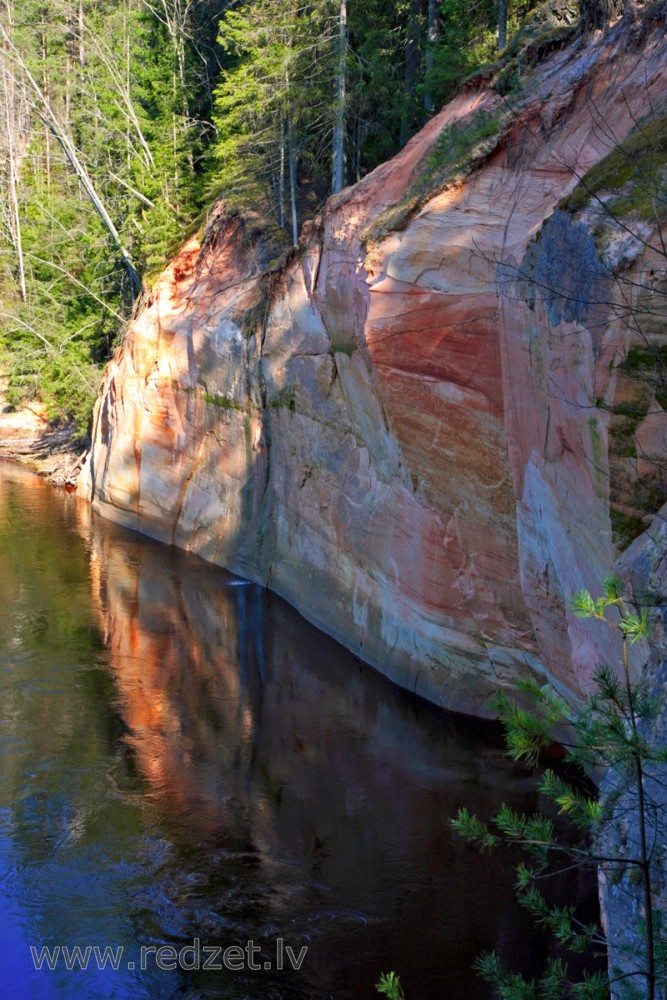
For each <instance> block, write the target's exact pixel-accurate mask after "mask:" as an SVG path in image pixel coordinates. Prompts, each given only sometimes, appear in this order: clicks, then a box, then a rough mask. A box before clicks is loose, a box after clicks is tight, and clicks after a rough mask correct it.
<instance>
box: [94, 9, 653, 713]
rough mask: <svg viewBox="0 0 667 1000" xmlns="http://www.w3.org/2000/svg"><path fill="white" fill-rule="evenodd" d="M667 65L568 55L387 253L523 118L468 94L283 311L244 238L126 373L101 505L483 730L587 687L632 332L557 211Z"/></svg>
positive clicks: (340, 211)
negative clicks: (436, 153) (427, 187)
mask: <svg viewBox="0 0 667 1000" xmlns="http://www.w3.org/2000/svg"><path fill="white" fill-rule="evenodd" d="M633 32H634V34H633ZM635 35H636V37H635ZM666 66H667V44H666V43H665V37H664V25H663V26H658V25H656V26H654V28H653V29H649V30H647V31H641V30H640V28H639V27H638V26H636V27H635V28H633V29H631V28H628V27H627V26H623V27H618V28H617V29H616V30H614V31H612V32H611V33H610V34H609V35H608V36H607V38H606V39H602V38H600V37H597V38H594V39H593V40H591V41H590V42H589V43H588V44H587V45H583V44H579V45H578V46H574V47H573V48H571V49H570V50H566V51H561V52H559V53H556V54H555V55H553V56H552V57H551V58H550V59H549V60H548V61H547V62H546V63H545V64H544V65H543V66H542V67H541V68H540V69H539V71H538V72H537V73H536V76H535V79H534V81H533V83H532V84H531V88H530V93H529V95H528V96H526V97H524V98H522V99H521V105H520V107H518V108H517V113H516V115H515V116H514V119H513V121H512V123H511V124H510V125H509V126H508V127H507V129H506V131H505V134H504V136H503V137H501V140H500V142H499V144H498V146H497V148H496V150H495V152H493V153H492V154H491V155H490V157H489V158H488V159H487V161H486V163H485V164H484V165H483V166H482V167H481V168H480V169H478V170H476V171H475V172H474V173H473V174H472V175H470V176H469V177H468V178H467V179H465V180H461V181H460V182H458V183H457V184H456V185H453V186H451V187H449V188H448V189H447V190H445V191H444V192H443V193H442V194H439V195H437V196H436V197H434V198H432V199H431V200H430V201H428V202H427V203H426V204H425V205H424V206H423V207H422V209H421V210H420V211H419V212H418V213H417V214H416V215H415V216H414V217H413V218H412V220H411V221H410V222H409V223H408V225H407V226H406V228H405V229H404V231H402V232H400V233H389V234H388V235H387V236H385V237H384V239H382V240H381V241H380V242H379V243H376V244H374V245H373V246H369V247H368V248H365V247H364V245H363V235H364V232H365V230H366V229H367V227H368V226H369V224H370V223H371V222H372V221H373V220H374V219H376V218H377V216H378V215H379V214H380V213H381V212H382V211H384V210H385V209H386V208H388V207H389V206H391V205H392V204H394V203H395V202H397V201H399V200H400V199H401V198H402V197H403V196H404V195H405V193H406V191H408V189H409V187H410V184H411V182H412V180H413V178H414V176H415V172H416V171H418V169H419V165H420V163H422V162H423V160H424V157H425V156H426V155H427V154H428V152H429V151H430V150H431V149H432V147H433V144H434V143H435V142H436V140H437V138H438V136H439V135H440V133H441V132H442V130H443V128H445V127H446V126H448V125H450V124H452V123H456V122H460V121H464V120H466V119H467V116H470V115H471V114H472V113H473V112H475V111H476V110H479V109H487V110H492V109H494V108H496V107H497V106H498V104H499V102H500V98H499V97H498V96H497V95H495V94H492V93H488V92H480V93H466V94H464V95H462V96H460V97H459V98H457V99H456V100H455V101H453V102H452V104H450V105H448V107H447V108H445V109H444V111H443V112H442V113H441V114H440V115H438V116H437V117H436V118H434V119H433V120H432V121H431V122H430V123H429V124H428V126H427V127H426V128H425V129H424V130H423V131H422V132H421V133H420V134H419V135H418V136H416V137H415V138H414V139H413V140H412V141H411V142H410V143H409V144H408V146H407V147H406V148H405V150H403V152H402V153H401V154H399V156H397V157H396V158H395V159H394V160H392V161H391V162H390V163H387V164H385V165H384V166H382V167H380V168H379V169H378V170H376V171H374V172H373V173H372V174H371V175H369V176H368V177H367V178H365V179H364V180H363V181H361V182H360V183H359V184H357V185H356V186H355V187H353V188H351V189H348V190H347V191H345V192H344V193H343V194H342V195H341V196H339V197H337V198H336V199H332V200H331V201H330V202H329V203H328V205H327V207H326V210H325V212H324V213H323V215H322V217H321V218H320V219H318V220H316V222H315V223H314V224H313V225H312V226H311V227H310V229H309V231H308V233H307V235H305V236H304V239H303V241H302V245H301V247H300V248H299V252H298V254H297V255H296V256H295V257H294V258H293V260H292V261H291V262H290V263H289V264H288V265H287V266H286V268H285V270H284V272H283V273H282V275H281V277H280V281H279V286H278V287H277V288H276V287H274V286H273V285H271V286H270V285H269V280H268V279H267V278H266V277H263V276H262V274H261V273H260V272H259V270H258V268H257V266H256V262H255V258H254V255H253V252H252V249H251V248H248V247H247V246H246V245H245V243H244V241H243V233H242V225H241V224H240V223H239V221H238V220H234V219H232V220H229V219H227V220H224V219H222V218H220V219H218V221H217V222H215V223H214V224H213V226H212V227H211V229H210V230H209V237H208V238H207V241H206V245H205V246H204V247H203V248H200V246H199V244H198V243H197V242H196V241H194V240H192V241H190V243H188V244H187V245H186V247H185V248H184V249H183V251H182V252H181V254H180V255H179V256H178V258H177V259H176V260H175V261H174V262H173V263H172V265H171V266H170V267H169V268H168V269H167V271H166V272H165V274H164V275H163V276H162V278H161V279H160V281H159V282H158V284H157V286H156V287H155V289H154V291H153V293H152V294H151V297H150V299H149V300H148V302H147V304H146V306H145V308H144V309H143V311H142V313H141V314H140V316H139V317H138V318H137V320H136V321H135V323H134V325H133V327H132V329H131V331H130V333H129V334H128V337H127V339H126V341H125V343H124V345H123V347H122V348H121V350H120V352H119V354H118V356H117V357H116V359H115V360H114V361H113V362H112V363H111V364H110V366H109V368H108V371H107V375H106V380H105V384H104V388H103V392H102V396H101V399H100V401H99V403H98V406H97V410H96V419H95V428H94V440H93V447H92V451H91V455H90V458H89V460H88V462H87V464H86V467H85V468H84V471H83V473H82V477H81V485H80V492H81V493H82V494H83V495H84V496H87V497H88V498H89V499H92V501H93V505H94V507H95V509H96V510H98V511H99V512H100V513H102V514H104V515H105V516H108V517H112V518H114V519H115V520H117V521H120V522H121V523H123V524H127V525H130V526H132V527H135V528H137V529H139V530H141V531H143V532H146V533H148V534H151V535H153V536H155V537H157V538H160V539H163V540H165V541H168V542H174V543H175V544H177V545H180V546H183V547H184V548H188V549H191V550H193V551H195V552H197V553H199V554H201V555H202V556H204V557H205V558H207V559H209V560H212V561H214V562H217V563H219V564H221V565H224V566H226V567H228V568H229V569H231V570H233V571H234V572H237V573H240V574H241V575H244V576H247V577H250V578H252V579H255V580H259V581H262V582H264V583H266V584H268V585H269V586H270V587H272V588H273V589H275V590H277V591H278V592H279V593H281V594H282V595H283V596H285V597H287V599H288V600H290V601H291V602H292V603H293V604H295V605H296V606H297V607H298V608H299V609H300V610H301V611H302V612H303V614H304V615H305V616H306V617H308V618H309V619H311V620H312V621H314V622H315V623H316V624H317V625H319V626H321V627H322V628H323V629H325V630H326V631H327V632H330V633H331V634H333V635H334V636H336V637H337V638H338V639H340V640H341V641H342V642H343V643H344V644H345V645H347V646H349V647H350V648H352V649H354V650H355V651H357V652H358V653H359V655H360V656H362V657H363V658H364V659H365V660H367V661H368V662H370V663H371V664H373V665H374V666H376V667H377V668H378V669H380V670H381V671H383V672H384V673H387V674H388V675H389V676H391V677H393V678H394V679H395V680H397V681H398V682H399V683H401V684H403V685H405V686H406V687H409V688H410V689H412V690H416V691H417V692H419V693H420V694H423V695H425V696H426V697H428V698H431V699H432V700H434V701H437V702H439V703H441V704H445V705H450V706H454V707H457V708H461V709H466V710H472V711H475V712H483V711H484V700H485V698H486V696H487V695H488V694H489V692H490V691H491V690H493V689H494V688H496V687H497V686H498V685H504V684H511V683H512V682H513V681H515V680H516V678H517V677H518V676H519V675H521V674H523V673H525V672H526V671H532V672H534V673H535V674H536V675H538V676H541V677H549V678H550V679H551V680H553V681H554V682H555V683H556V684H557V685H559V686H561V687H565V688H569V689H570V690H577V689H580V688H582V687H584V688H585V687H586V685H587V683H588V681H589V678H590V672H591V669H592V667H593V665H594V664H595V663H596V662H598V661H599V660H600V658H601V656H604V655H609V654H610V653H611V651H610V650H608V649H605V648H604V646H603V645H602V643H604V642H605V641H606V640H605V637H604V636H602V635H601V636H599V637H598V636H595V635H592V632H591V629H590V627H589V626H585V627H582V626H581V625H580V623H578V622H577V621H576V619H573V618H572V616H571V615H570V614H569V613H568V611H567V599H568V597H569V595H570V594H571V593H573V592H574V591H576V590H578V589H580V588H581V587H588V588H590V589H591V590H592V591H594V592H597V591H598V590H599V589H600V584H601V580H602V578H603V577H604V575H605V574H606V573H608V572H609V570H610V567H611V565H612V562H613V559H614V556H615V552H614V549H613V547H612V541H611V531H610V521H609V497H608V492H609V490H608V457H607V420H608V414H607V413H606V411H604V410H600V409H597V408H596V407H595V405H594V402H595V400H596V399H598V398H601V397H604V399H605V400H606V402H607V403H608V402H610V401H612V400H613V398H614V381H613V377H612V376H610V374H609V359H610V357H613V356H614V354H615V352H618V351H621V350H623V349H626V348H627V346H628V343H629V340H628V337H629V334H628V331H627V329H624V328H621V326H620V325H619V323H618V322H615V321H613V320H612V318H611V317H612V312H611V311H610V309H609V301H610V297H611V296H612V295H613V292H612V290H611V289H610V288H609V287H607V286H606V285H605V283H604V280H605V279H604V275H603V274H602V271H601V270H600V268H599V262H597V263H596V261H597V258H596V257H595V253H594V249H595V248H594V244H593V241H592V238H591V237H590V234H588V233H587V231H585V228H584V226H583V225H582V224H580V223H578V222H577V221H576V220H573V219H572V217H571V216H569V215H565V213H558V212H557V213H556V214H555V215H554V214H553V213H554V210H555V209H556V207H557V205H558V202H559V200H560V199H561V198H562V197H563V196H564V195H565V194H567V193H568V192H569V191H570V190H571V189H573V188H574V187H575V185H576V183H577V178H578V177H579V176H581V175H582V174H583V173H585V172H586V171H587V170H588V169H589V168H590V167H591V166H593V165H594V164H595V163H596V162H597V161H598V160H600V159H601V158H602V157H604V156H605V155H606V154H607V153H608V151H609V138H608V137H609V135H610V134H613V135H614V137H615V138H616V139H617V140H620V139H621V138H622V137H623V136H624V135H625V134H627V132H628V131H629V129H630V128H631V127H632V125H633V119H634V118H640V117H641V116H642V115H644V114H646V112H647V110H648V108H649V106H650V105H649V102H652V103H653V104H656V103H658V101H659V100H660V99H661V97H663V96H664V94H665V90H666V83H667V72H666V69H665V67H666ZM602 121H604V123H605V127H604V128H602V127H601V125H600V123H601V122H602ZM546 220H548V221H546ZM591 254H592V256H591ZM596 267H597V270H596ZM525 274H530V275H531V276H532V282H531V283H530V285H529V284H528V283H527V282H526V281H525V280H522V276H523V275H525ZM274 284H275V280H274ZM553 286H557V288H558V290H559V291H561V292H563V294H561V295H556V294H555V293H554V287H553ZM267 295H269V296H270V308H269V309H268V313H267V315H266V320H265V322H264V323H262V324H258V322H257V316H258V315H259V314H260V313H261V312H262V311H263V310H262V307H263V303H265V301H266V296H267ZM572 303H578V305H577V306H576V308H575V306H573V305H572ZM591 401H593V405H592V403H591ZM649 430H650V433H651V440H652V441H653V440H654V439H655V438H656V433H655V431H654V430H652V429H647V430H645V433H646V434H648V433H649ZM658 436H659V435H658Z"/></svg>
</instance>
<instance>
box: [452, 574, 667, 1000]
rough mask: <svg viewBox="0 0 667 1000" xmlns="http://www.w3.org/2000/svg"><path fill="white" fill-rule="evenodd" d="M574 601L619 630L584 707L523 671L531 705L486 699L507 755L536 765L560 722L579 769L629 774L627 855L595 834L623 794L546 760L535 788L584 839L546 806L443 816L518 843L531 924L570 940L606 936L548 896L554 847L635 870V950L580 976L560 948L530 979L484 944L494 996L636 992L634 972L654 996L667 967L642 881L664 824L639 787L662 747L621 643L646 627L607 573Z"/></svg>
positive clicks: (485, 835)
mask: <svg viewBox="0 0 667 1000" xmlns="http://www.w3.org/2000/svg"><path fill="white" fill-rule="evenodd" d="M572 607H573V610H574V613H575V614H576V615H577V616H578V617H581V618H587V619H590V620H593V621H597V622H599V623H601V624H602V625H604V626H605V627H608V628H612V629H614V630H615V631H616V632H617V633H618V634H619V636H620V640H621V670H620V671H619V672H616V671H614V670H612V669H611V668H610V667H608V666H604V667H602V668H601V669H600V670H599V671H598V672H597V674H596V678H595V683H596V688H595V690H594V692H593V693H592V694H590V695H589V696H588V697H587V699H586V702H585V704H584V706H583V708H574V709H573V708H572V707H570V706H569V705H568V704H567V703H566V702H565V701H564V700H563V699H562V698H561V697H559V696H558V695H557V694H556V693H555V692H554V691H553V690H552V689H551V688H549V687H548V686H547V687H544V688H540V687H539V686H538V685H537V684H536V682H535V681H533V680H529V681H526V682H523V683H521V684H520V685H519V689H520V691H521V693H522V695H524V696H528V698H529V700H530V707H529V708H526V707H524V706H522V705H520V704H518V703H517V702H516V701H515V700H514V699H512V698H510V697H509V696H507V695H506V694H504V693H503V694H500V695H499V696H498V697H497V699H496V701H495V708H496V710H497V712H498V714H499V717H500V718H501V720H502V722H503V724H504V726H505V729H506V743H507V749H508V754H509V755H510V757H511V758H512V759H513V760H517V761H526V762H527V763H529V764H531V765H533V766H534V765H536V764H537V762H538V760H539V758H540V754H541V753H542V752H543V751H544V750H545V749H547V748H551V747H553V746H554V744H556V742H557V737H556V735H555V733H556V732H558V734H559V737H560V740H561V741H562V740H564V741H565V742H564V748H565V754H566V761H567V762H568V764H570V765H573V766H575V767H576V768H578V769H579V770H580V773H588V774H593V775H598V776H599V775H600V774H601V773H605V772H608V771H609V770H611V771H612V772H613V774H614V775H615V776H616V777H617V779H618V780H619V781H621V780H628V781H629V783H630V786H631V788H632V793H633V794H632V805H631V810H632V812H631V817H630V821H631V823H632V824H633V825H634V826H635V827H636V829H637V831H638V851H637V855H636V856H635V855H634V854H633V853H625V854H624V853H621V852H619V853H618V854H615V855H608V854H607V853H606V851H605V848H604V843H603V841H602V839H601V831H603V830H604V827H605V825H606V824H609V823H613V822H616V821H618V818H619V814H620V813H621V812H622V811H623V812H624V811H625V809H626V808H627V805H626V804H625V803H621V804H619V800H617V799H615V797H614V796H609V795H607V796H606V798H605V800H604V801H601V800H600V799H599V798H598V796H597V794H595V792H591V791H590V790H588V789H587V787H586V786H585V785H582V783H581V781H578V780H576V778H572V777H569V776H565V777H564V776H563V775H562V774H557V773H555V771H553V770H546V771H545V772H544V774H543V776H542V778H541V780H540V783H539V789H540V791H541V792H542V793H543V794H544V795H546V796H547V797H548V798H549V799H551V801H552V802H553V803H555V805H556V807H557V810H558V812H559V814H560V815H561V816H565V817H567V818H568V819H569V820H570V821H571V822H572V823H573V824H574V826H575V828H576V830H577V831H579V834H580V835H581V836H582V837H583V842H579V843H575V844H574V846H571V843H568V842H566V841H564V840H563V839H562V838H560V837H558V836H557V835H556V833H555V827H554V823H553V820H552V819H551V818H549V817H547V816H545V815H543V814H536V815H533V816H525V815H519V814H517V813H516V812H514V811H513V810H511V809H510V808H509V807H507V806H504V805H503V806H502V807H501V810H500V812H499V813H498V814H497V815H496V816H495V817H493V819H492V820H491V822H490V823H485V822H482V821H480V820H479V819H478V818H477V817H476V816H472V815H470V814H469V813H468V811H467V810H466V809H465V808H462V809H460V810H459V813H458V817H457V818H456V819H455V820H453V821H452V824H453V826H454V828H455V829H456V830H457V831H458V832H459V833H460V834H461V835H462V836H463V837H465V838H466V839H467V840H469V841H471V842H473V843H475V844H477V845H478V846H479V847H480V848H481V849H482V850H492V849H494V848H496V847H497V846H499V844H501V843H510V844H518V845H520V846H521V847H522V848H523V849H524V851H525V852H526V853H527V855H528V858H529V863H526V862H521V863H520V864H519V866H518V867H517V896H518V899H519V901H520V902H521V903H522V905H524V906H525V907H526V908H527V909H528V910H529V911H530V912H531V913H532V915H533V916H534V918H535V919H536V921H537V922H538V923H539V924H541V925H542V926H544V927H546V928H547V929H549V930H550V931H551V932H552V933H553V934H554V935H555V937H556V940H557V941H558V943H559V945H561V946H563V947H565V948H569V949H570V950H571V951H574V952H582V951H584V950H586V949H595V948H597V949H602V948H604V945H605V938H604V935H603V933H602V931H601V930H600V928H598V927H597V926H593V925H585V924H582V923H581V921H580V920H579V919H578V917H577V915H576V913H575V910H574V908H573V907H570V906H566V907H559V906H553V905H551V904H550V903H549V902H548V900H547V898H546V895H545V893H544V891H543V889H542V885H543V884H544V883H545V882H547V881H548V878H549V876H550V875H551V874H552V873H553V871H554V869H553V867H552V862H553V859H554V857H555V858H557V859H563V858H564V859H565V864H566V865H568V866H571V865H578V866H591V867H592V868H593V870H594V871H595V872H596V873H598V872H601V871H605V872H606V873H607V874H608V873H610V872H611V873H612V875H613V877H614V878H616V879H618V880H620V879H622V878H623V877H625V876H628V877H629V878H630V879H631V880H634V881H637V882H638V884H641V888H642V895H643V917H642V920H643V923H642V928H643V929H642V942H643V946H642V949H641V955H639V956H635V959H636V964H635V966H634V967H633V968H631V969H630V970H627V969H625V970H619V971H618V972H614V971H613V970H612V972H611V974H610V976H609V977H606V976H603V975H602V974H600V973H594V974H592V975H590V974H585V975H584V978H583V980H582V981H581V982H579V983H572V982H571V981H570V979H569V975H568V967H567V964H566V962H564V961H563V959H561V958H558V959H552V960H551V961H550V962H549V964H548V968H547V971H546V974H545V977H544V979H543V980H541V981H540V983H535V982H527V981H526V980H524V979H523V977H522V976H521V975H520V973H517V972H510V971H508V970H506V969H505V968H503V966H502V965H501V963H500V961H499V960H498V958H497V956H496V955H495V954H493V953H491V954H486V955H483V956H481V958H480V959H479V960H478V963H477V967H478V970H479V972H480V974H481V975H482V976H483V977H484V978H485V979H486V980H487V981H488V982H490V983H491V984H492V985H493V986H494V987H495V988H496V990H497V992H498V994H499V996H500V997H501V998H503V1000H518V998H537V997H544V998H549V997H555V996H563V997H569V996H571V997H591V998H600V1000H602V998H606V997H607V996H608V992H609V990H610V988H611V989H613V990H614V995H615V996H621V995H623V992H622V991H623V990H624V989H625V987H626V986H627V993H628V996H631V995H637V993H636V992H635V993H633V992H632V991H633V988H634V989H636V984H637V982H639V983H640V985H641V984H642V983H643V984H644V989H645V993H642V994H641V995H642V996H646V997H648V1000H654V998H655V997H656V996H657V993H656V988H657V981H658V975H659V974H660V976H661V977H662V976H664V974H665V969H664V967H663V966H662V956H663V953H664V949H665V943H666V942H665V940H664V938H663V937H662V935H661V932H659V930H658V927H657V926H656V925H655V924H654V910H653V903H652V897H651V883H652V880H654V879H655V878H656V876H657V875H658V874H660V875H663V874H664V861H663V859H662V857H661V852H659V851H658V850H656V845H657V844H660V843H661V842H662V840H663V839H664V835H665V833H666V832H667V830H666V828H665V826H664V819H663V817H662V815H661V802H660V801H659V800H656V799H655V797H654V796H653V794H652V793H651V792H650V791H649V787H648V780H647V779H649V778H650V779H652V780H653V781H654V782H655V780H656V779H657V780H658V782H661V778H660V770H661V767H662V766H664V764H665V763H667V749H666V748H665V747H664V746H662V745H659V744H658V745H656V744H654V743H653V742H652V741H651V739H650V734H649V730H648V725H649V723H650V721H651V719H652V718H653V717H654V715H655V712H656V704H655V700H654V699H653V698H652V697H651V696H650V684H649V678H648V677H647V676H646V675H644V676H642V677H641V679H640V680H639V682H637V683H633V681H632V679H631V677H630V670H629V665H628V655H627V647H628V643H634V642H636V641H638V640H640V639H642V638H645V637H646V635H647V632H648V620H647V613H646V611H645V610H642V611H640V612H638V613H636V612H633V611H632V610H631V609H630V608H629V607H628V605H627V603H626V601H625V600H624V598H623V596H622V585H621V582H620V580H619V579H618V578H616V577H610V578H609V579H607V580H606V581H605V588H604V595H603V596H602V597H600V598H598V599H597V600H595V599H593V597H591V595H590V594H589V593H588V592H587V591H582V592H581V593H579V594H577V595H576V596H575V598H574V599H573V602H572ZM611 615H615V617H610V616H611ZM570 773H571V772H570ZM626 818H627V817H626ZM558 868H559V865H557V866H556V869H555V870H556V871H558ZM661 981H662V980H661Z"/></svg>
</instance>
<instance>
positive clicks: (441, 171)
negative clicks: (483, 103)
mask: <svg viewBox="0 0 667 1000" xmlns="http://www.w3.org/2000/svg"><path fill="white" fill-rule="evenodd" d="M507 121H508V116H507V115H506V114H505V113H504V112H502V111H500V110H497V111H485V110H481V111H477V112H475V113H474V114H472V115H471V116H469V118H468V119H466V120H465V121H463V122H457V123H456V124H454V125H450V126H447V127H446V128H445V129H443V131H442V133H441V134H440V136H439V137H438V140H437V142H436V144H435V146H434V147H433V149H432V150H431V152H430V153H429V154H428V156H427V157H426V158H425V160H424V162H423V163H422V165H421V168H420V169H419V172H418V175H417V177H416V179H415V180H414V181H413V183H412V184H411V185H410V188H409V189H408V191H407V192H406V194H405V195H404V196H403V198H402V199H401V200H400V201H399V202H397V203H396V204H395V205H392V206H391V208H388V209H387V210H386V211H385V212H382V213H380V215H378V216H377V217H376V218H375V219H374V220H373V222H372V223H371V225H370V226H369V227H368V229H367V230H366V232H365V233H364V236H363V239H364V242H365V244H366V245H367V246H368V245H369V244H372V243H377V242H379V241H380V240H381V239H382V238H383V237H384V236H386V234H387V233H389V232H392V231H400V230H401V229H404V228H405V226H406V225H407V223H408V221H409V220H410V218H412V216H413V215H414V214H415V213H416V212H418V211H419V209H420V208H421V206H422V205H423V204H424V203H425V202H426V201H428V199H429V198H432V197H434V195H436V194H438V193H439V192H440V191H441V190H442V189H443V188H444V187H445V186H446V184H447V183H449V182H451V181H453V180H454V178H455V177H457V176H458V175H460V174H465V173H466V172H468V171H470V170H471V169H472V167H473V166H474V165H475V164H477V163H479V162H481V161H482V160H483V159H485V158H486V157H487V156H488V155H489V153H490V152H491V151H492V150H493V149H494V148H495V146H496V145H497V142H498V138H499V136H500V134H501V132H502V130H503V127H504V125H505V124H506V122H507Z"/></svg>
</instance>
